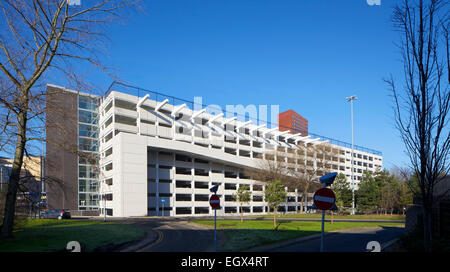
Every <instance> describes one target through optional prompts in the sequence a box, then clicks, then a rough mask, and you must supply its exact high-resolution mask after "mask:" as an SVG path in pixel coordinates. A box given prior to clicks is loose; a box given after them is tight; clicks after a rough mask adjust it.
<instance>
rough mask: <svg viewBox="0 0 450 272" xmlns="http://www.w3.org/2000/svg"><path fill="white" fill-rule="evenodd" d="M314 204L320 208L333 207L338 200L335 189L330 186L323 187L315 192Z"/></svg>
mask: <svg viewBox="0 0 450 272" xmlns="http://www.w3.org/2000/svg"><path fill="white" fill-rule="evenodd" d="M313 199H314V204H315V205H316V207H317V208H318V209H320V210H329V209H331V208H333V206H334V203H335V202H336V196H335V195H334V192H333V190H331V189H329V188H321V189H319V190H317V191H316V193H315V194H314V197H313Z"/></svg>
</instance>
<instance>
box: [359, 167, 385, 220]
mask: <svg viewBox="0 0 450 272" xmlns="http://www.w3.org/2000/svg"><path fill="white" fill-rule="evenodd" d="M356 197H357V208H358V209H359V210H360V211H363V212H373V211H374V210H377V208H378V205H379V202H380V187H379V184H378V182H377V181H376V180H375V178H374V177H373V175H372V174H371V173H370V172H368V171H364V173H363V176H362V179H361V183H360V185H359V189H358V191H357V192H356Z"/></svg>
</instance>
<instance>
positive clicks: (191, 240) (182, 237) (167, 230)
mask: <svg viewBox="0 0 450 272" xmlns="http://www.w3.org/2000/svg"><path fill="white" fill-rule="evenodd" d="M137 223H138V224H140V225H141V226H142V225H145V226H146V227H151V228H152V230H153V231H155V232H156V233H157V234H158V238H157V240H156V241H155V242H153V243H151V244H150V245H148V246H146V247H144V248H142V249H140V250H139V252H212V251H214V243H213V242H214V230H210V229H207V228H206V227H205V228H199V226H195V227H194V226H193V225H191V224H189V223H188V222H187V221H184V220H177V219H151V220H145V219H143V220H140V221H138V222H137ZM217 239H218V240H219V237H218V238H217Z"/></svg>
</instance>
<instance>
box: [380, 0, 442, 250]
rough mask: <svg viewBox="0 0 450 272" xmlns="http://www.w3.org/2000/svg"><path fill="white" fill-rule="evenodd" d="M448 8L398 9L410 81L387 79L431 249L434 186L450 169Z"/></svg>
mask: <svg viewBox="0 0 450 272" xmlns="http://www.w3.org/2000/svg"><path fill="white" fill-rule="evenodd" d="M448 11H449V1H448V0H429V1H423V0H418V1H412V0H403V1H402V2H401V3H400V4H398V5H397V6H396V7H395V9H394V16H393V23H394V25H395V27H396V28H397V30H398V31H399V32H400V33H401V38H402V39H401V44H400V46H399V47H400V49H401V52H402V57H403V67H404V68H403V69H404V80H405V82H404V84H403V85H402V86H398V85H397V84H396V83H395V81H394V79H393V77H392V76H391V77H390V78H389V79H387V80H385V81H386V83H387V84H388V86H389V88H390V89H391V91H392V94H393V97H394V101H395V104H394V105H395V106H394V113H395V121H396V127H397V129H398V130H399V132H400V135H401V137H402V140H403V142H404V144H405V146H406V152H407V154H408V155H409V158H410V162H411V168H412V171H413V173H415V174H416V175H417V178H418V181H419V185H420V195H421V198H422V203H423V204H422V211H423V226H424V241H425V250H426V251H431V243H432V222H433V218H432V208H433V203H434V202H435V200H434V198H433V190H434V187H435V185H436V183H437V182H438V181H439V178H440V177H442V176H444V175H447V174H448V173H449V170H450V169H449V168H450V163H449V161H448V159H449V150H450V131H449V125H448V121H449V114H448V112H449V110H450V91H449V83H450V74H449V69H450V60H449V44H448V38H449V35H448V31H449V29H450V16H449V12H448ZM446 73H447V76H446V75H445V74H446Z"/></svg>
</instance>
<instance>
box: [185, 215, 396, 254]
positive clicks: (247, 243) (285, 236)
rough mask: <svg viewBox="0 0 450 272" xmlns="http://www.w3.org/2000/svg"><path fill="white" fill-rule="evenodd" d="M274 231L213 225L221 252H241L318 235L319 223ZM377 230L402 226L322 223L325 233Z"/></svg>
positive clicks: (269, 225) (256, 225)
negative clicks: (220, 232) (220, 241)
mask: <svg viewBox="0 0 450 272" xmlns="http://www.w3.org/2000/svg"><path fill="white" fill-rule="evenodd" d="M191 222H193V223H197V224H202V225H207V226H210V227H213V228H214V220H211V221H201V220H193V221H191ZM277 223H278V224H279V226H278V231H274V230H273V221H266V220H264V221H256V220H247V221H244V222H243V223H241V222H240V221H239V220H233V221H227V220H219V221H217V229H222V230H223V231H224V233H225V236H226V238H227V241H226V242H225V244H224V245H223V247H222V248H221V250H223V251H242V250H245V249H249V248H253V247H256V246H261V245H266V244H271V243H274V242H280V241H285V240H289V239H293V238H298V237H303V236H308V235H312V234H318V233H320V231H321V222H302V221H279V222H277ZM377 226H391V227H392V226H404V224H401V223H359V222H334V223H333V224H331V223H325V232H327V231H332V230H337V229H346V228H356V227H377Z"/></svg>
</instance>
